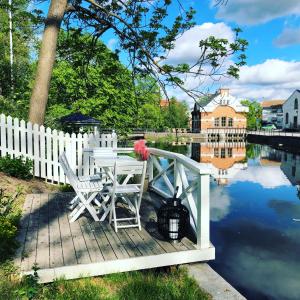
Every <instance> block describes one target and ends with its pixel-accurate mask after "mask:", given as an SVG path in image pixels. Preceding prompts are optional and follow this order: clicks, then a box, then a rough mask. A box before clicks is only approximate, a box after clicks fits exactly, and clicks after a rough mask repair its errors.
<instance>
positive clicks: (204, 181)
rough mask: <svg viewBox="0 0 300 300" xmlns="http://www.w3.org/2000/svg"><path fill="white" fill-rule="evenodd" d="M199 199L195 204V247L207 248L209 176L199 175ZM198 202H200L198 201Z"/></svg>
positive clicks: (208, 243) (208, 242)
mask: <svg viewBox="0 0 300 300" xmlns="http://www.w3.org/2000/svg"><path fill="white" fill-rule="evenodd" d="M199 181H200V182H199V191H198V193H200V195H199V199H198V203H197V206H198V207H197V213H198V215H197V226H196V228H197V232H196V235H197V246H198V247H199V248H208V247H209V246H210V240H209V230H210V229H209V228H210V224H209V216H210V213H209V185H210V183H209V175H207V174H204V175H200V180H199ZM199 200H200V201H199Z"/></svg>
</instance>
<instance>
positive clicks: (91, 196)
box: [59, 153, 103, 222]
mask: <svg viewBox="0 0 300 300" xmlns="http://www.w3.org/2000/svg"><path fill="white" fill-rule="evenodd" d="M59 162H60V165H61V166H62V168H63V170H64V172H65V174H66V176H67V178H68V180H69V182H70V184H71V186H72V187H73V189H74V191H75V192H76V197H75V198H74V199H73V200H72V201H71V203H70V204H71V205H72V209H73V208H74V206H75V205H76V206H75V208H74V209H73V211H72V212H71V214H70V222H74V221H75V220H77V218H78V217H79V216H80V215H81V214H82V213H83V212H84V210H87V211H88V212H89V213H90V214H91V216H92V217H93V219H94V220H95V221H99V218H98V216H97V212H96V210H95V208H94V207H93V205H92V202H96V204H97V205H98V206H100V205H101V204H100V202H99V201H98V200H97V199H96V196H97V194H98V193H99V192H100V191H101V190H102V189H103V184H102V181H101V180H100V179H91V178H90V179H87V180H83V181H80V180H79V178H78V177H77V176H76V175H75V173H74V172H73V170H72V169H71V168H70V165H69V162H68V160H67V157H66V154H65V153H62V154H61V155H60V157H59Z"/></svg>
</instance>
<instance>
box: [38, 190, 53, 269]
mask: <svg viewBox="0 0 300 300" xmlns="http://www.w3.org/2000/svg"><path fill="white" fill-rule="evenodd" d="M48 221H49V218H48V194H41V196H40V214H39V229H38V237H37V251H36V263H37V265H38V267H39V268H49V257H50V251H49V227H48Z"/></svg>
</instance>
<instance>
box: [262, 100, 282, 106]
mask: <svg viewBox="0 0 300 300" xmlns="http://www.w3.org/2000/svg"><path fill="white" fill-rule="evenodd" d="M284 102H285V100H282V99H277V100H265V101H262V102H261V106H262V107H263V108H267V107H272V106H280V105H282V104H283V103H284Z"/></svg>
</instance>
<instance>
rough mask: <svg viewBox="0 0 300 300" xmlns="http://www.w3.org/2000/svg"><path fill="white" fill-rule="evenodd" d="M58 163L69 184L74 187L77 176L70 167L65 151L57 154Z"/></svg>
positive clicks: (76, 182)
mask: <svg viewBox="0 0 300 300" xmlns="http://www.w3.org/2000/svg"><path fill="white" fill-rule="evenodd" d="M59 163H60V165H61V167H62V168H63V170H64V172H65V175H66V176H67V178H68V180H69V182H70V184H71V185H72V187H73V188H74V189H75V187H76V186H77V184H78V178H77V176H76V174H75V173H74V172H73V170H72V169H71V167H70V164H69V162H68V159H67V156H66V153H65V152H63V153H62V154H61V155H60V156H59Z"/></svg>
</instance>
